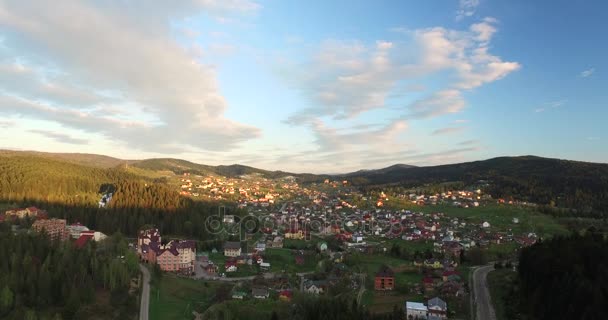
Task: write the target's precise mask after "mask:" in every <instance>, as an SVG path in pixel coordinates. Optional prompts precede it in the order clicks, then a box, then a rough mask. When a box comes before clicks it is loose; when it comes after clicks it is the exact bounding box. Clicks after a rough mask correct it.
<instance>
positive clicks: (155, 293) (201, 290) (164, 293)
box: [150, 274, 219, 320]
mask: <svg viewBox="0 0 608 320" xmlns="http://www.w3.org/2000/svg"><path fill="white" fill-rule="evenodd" d="M218 286H219V284H218V283H213V282H206V284H205V282H203V281H198V280H190V279H184V278H178V277H175V276H171V275H168V274H166V275H164V276H163V277H162V279H161V281H160V283H159V284H156V285H153V286H152V287H151V288H150V319H151V320H164V319H192V311H194V310H198V311H204V310H206V309H207V308H208V307H209V306H211V304H212V301H211V300H212V299H213V297H214V295H215V292H216V290H217V288H218Z"/></svg>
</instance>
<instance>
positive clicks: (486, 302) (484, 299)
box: [473, 265, 496, 320]
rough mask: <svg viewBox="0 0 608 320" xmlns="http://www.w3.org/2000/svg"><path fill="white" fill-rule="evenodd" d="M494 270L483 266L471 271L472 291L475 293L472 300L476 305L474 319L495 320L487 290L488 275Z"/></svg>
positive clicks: (492, 267)
mask: <svg viewBox="0 0 608 320" xmlns="http://www.w3.org/2000/svg"><path fill="white" fill-rule="evenodd" d="M492 270H494V266H493V265H488V266H483V267H480V268H477V269H475V271H473V290H474V293H475V296H474V299H475V304H476V305H477V310H476V317H475V319H477V320H496V314H495V313H494V307H493V306H492V299H491V298H490V290H489V289H488V281H487V279H488V273H489V272H490V271H492Z"/></svg>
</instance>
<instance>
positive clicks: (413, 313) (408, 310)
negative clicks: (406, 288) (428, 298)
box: [405, 301, 428, 319]
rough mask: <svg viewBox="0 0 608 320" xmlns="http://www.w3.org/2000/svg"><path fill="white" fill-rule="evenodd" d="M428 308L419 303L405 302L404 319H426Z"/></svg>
mask: <svg viewBox="0 0 608 320" xmlns="http://www.w3.org/2000/svg"><path fill="white" fill-rule="evenodd" d="M427 312H428V308H427V307H426V306H425V305H424V304H423V303H421V302H411V301H406V302H405V317H406V319H426V315H427Z"/></svg>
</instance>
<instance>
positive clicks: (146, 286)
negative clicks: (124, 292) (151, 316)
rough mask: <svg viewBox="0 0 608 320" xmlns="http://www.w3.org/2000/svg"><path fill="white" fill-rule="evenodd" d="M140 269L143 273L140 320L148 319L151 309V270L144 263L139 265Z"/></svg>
mask: <svg viewBox="0 0 608 320" xmlns="http://www.w3.org/2000/svg"><path fill="white" fill-rule="evenodd" d="M139 270H141V273H142V274H143V278H142V283H143V288H142V290H141V302H140V305H139V320H148V310H150V272H149V271H148V268H146V267H145V266H144V265H142V264H140V265H139Z"/></svg>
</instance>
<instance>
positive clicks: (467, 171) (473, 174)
mask: <svg viewBox="0 0 608 320" xmlns="http://www.w3.org/2000/svg"><path fill="white" fill-rule="evenodd" d="M348 177H349V178H350V179H351V180H352V181H353V182H356V183H358V184H359V185H367V186H369V185H394V186H402V187H414V186H419V185H424V184H434V183H441V182H452V181H462V182H464V183H466V184H472V183H476V182H477V181H479V180H487V181H489V182H491V183H490V190H488V191H490V193H492V194H493V195H495V196H498V197H510V196H513V197H516V198H518V199H522V200H527V201H531V202H537V203H539V204H550V203H554V204H555V205H558V206H564V207H568V208H579V209H584V210H585V211H604V210H605V208H608V164H600V163H589V162H580V161H569V160H559V159H549V158H541V157H535V156H523V157H500V158H494V159H489V160H484V161H474V162H466V163H458V164H450V165H441V166H433V167H414V168H399V167H395V168H393V169H390V170H385V171H370V172H361V173H360V174H355V175H349V176H348Z"/></svg>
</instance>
